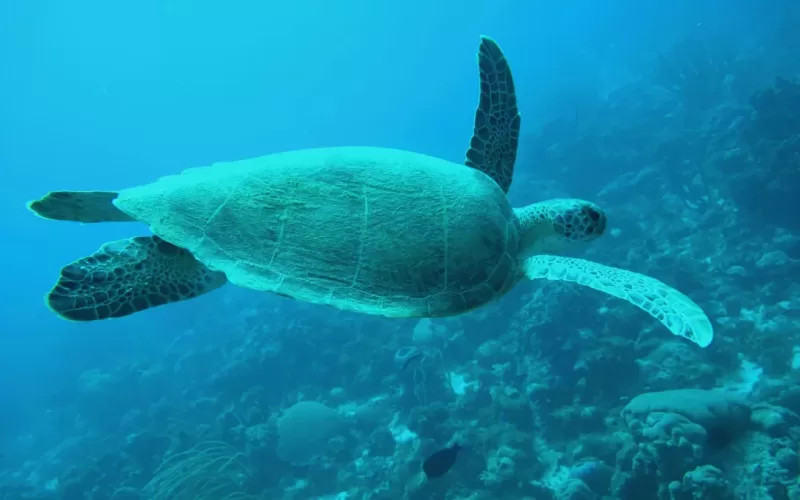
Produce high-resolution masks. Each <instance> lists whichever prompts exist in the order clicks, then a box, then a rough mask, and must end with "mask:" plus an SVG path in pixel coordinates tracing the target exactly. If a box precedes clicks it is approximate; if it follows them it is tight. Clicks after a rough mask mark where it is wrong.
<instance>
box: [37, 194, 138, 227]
mask: <svg viewBox="0 0 800 500" xmlns="http://www.w3.org/2000/svg"><path fill="white" fill-rule="evenodd" d="M118 195H119V193H117V192H115V191H53V192H50V193H47V194H46V195H44V196H43V197H41V198H40V199H38V200H34V201H31V202H29V203H28V210H30V211H31V212H33V213H35V214H36V215H38V216H40V217H44V218H45V219H53V220H65V221H74V222H86V223H90V222H135V220H136V219H134V218H133V217H131V216H129V215H128V214H126V213H125V212H123V211H122V210H120V209H119V208H117V207H116V205H114V200H115V199H116V198H117V196H118Z"/></svg>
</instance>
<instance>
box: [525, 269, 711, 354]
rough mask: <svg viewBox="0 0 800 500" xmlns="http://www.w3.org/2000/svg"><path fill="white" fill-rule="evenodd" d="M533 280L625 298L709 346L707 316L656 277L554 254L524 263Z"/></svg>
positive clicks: (681, 334)
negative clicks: (584, 288)
mask: <svg viewBox="0 0 800 500" xmlns="http://www.w3.org/2000/svg"><path fill="white" fill-rule="evenodd" d="M522 267H523V272H524V273H525V275H526V276H527V277H528V278H529V279H532V280H536V279H546V280H551V281H568V282H571V283H577V284H579V285H584V286H588V287H589V288H594V289H595V290H599V291H601V292H605V293H607V294H609V295H613V296H614V297H617V298H620V299H622V300H626V301H628V302H630V303H631V304H633V305H635V306H636V307H638V308H639V309H641V310H643V311H644V312H646V313H648V314H650V315H651V316H653V317H654V318H656V319H657V320H659V321H660V322H661V323H662V324H663V325H664V326H666V327H667V328H668V329H669V331H670V332H672V333H673V335H677V336H679V337H684V338H686V339H688V340H690V341H692V342H694V343H695V344H697V345H699V346H700V347H706V346H708V345H709V344H710V343H711V341H712V339H713V338H714V329H713V326H712V325H711V321H709V319H708V316H706V313H705V312H703V310H702V309H701V308H700V306H698V305H697V304H695V303H694V301H692V299H690V298H689V297H687V296H686V295H684V294H682V293H681V292H679V291H677V290H675V289H674V288H672V287H670V286H668V285H665V284H664V283H662V282H660V281H658V280H657V279H655V278H651V277H649V276H644V275H642V274H639V273H634V272H631V271H626V270H624V269H617V268H614V267H608V266H604V265H602V264H598V263H596V262H591V261H588V260H584V259H574V258H570V257H559V256H554V255H536V256H533V257H530V258H528V259H527V260H525V262H523V265H522Z"/></svg>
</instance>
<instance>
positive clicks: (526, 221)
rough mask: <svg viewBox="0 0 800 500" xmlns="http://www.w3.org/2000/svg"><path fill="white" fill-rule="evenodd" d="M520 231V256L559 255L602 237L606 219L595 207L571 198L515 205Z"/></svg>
mask: <svg viewBox="0 0 800 500" xmlns="http://www.w3.org/2000/svg"><path fill="white" fill-rule="evenodd" d="M514 213H515V214H516V215H517V218H518V219H519V223H520V228H521V232H522V241H521V253H522V255H521V258H526V257H528V256H530V255H535V254H562V253H564V252H568V251H569V250H571V249H574V248H581V246H582V245H585V244H587V243H589V242H590V241H593V240H595V239H597V238H598V237H600V236H602V235H603V233H605V231H606V226H607V223H608V218H607V217H606V214H605V212H604V211H603V209H601V208H600V207H599V206H597V205H595V204H594V203H592V202H590V201H585V200H578V199H573V198H563V199H555V200H547V201H542V202H539V203H534V204H533V205H528V206H527V207H523V208H515V209H514Z"/></svg>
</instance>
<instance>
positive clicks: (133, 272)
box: [47, 236, 227, 321]
mask: <svg viewBox="0 0 800 500" xmlns="http://www.w3.org/2000/svg"><path fill="white" fill-rule="evenodd" d="M226 281H227V280H226V278H225V275H224V274H223V273H219V272H215V271H211V270H209V269H208V268H207V267H206V266H204V265H203V264H201V263H200V262H198V261H197V260H196V259H195V258H194V256H192V254H191V253H189V252H187V251H186V250H184V249H182V248H178V247H176V246H175V245H172V244H170V243H167V242H166V241H164V240H162V239H161V238H159V237H157V236H137V237H135V238H129V239H125V240H119V241H112V242H111V243H106V244H105V245H103V246H102V247H100V250H98V251H97V252H95V253H93V254H92V255H90V256H88V257H84V258H82V259H78V260H76V261H75V262H73V263H72V264H69V265H67V266H65V267H64V268H63V269H61V277H60V278H59V279H58V282H57V283H56V284H55V286H54V287H53V289H52V290H50V293H49V294H48V295H47V305H48V306H49V307H50V309H52V310H53V312H55V313H56V314H58V315H59V316H61V317H62V318H65V319H70V320H74V321H96V320H100V319H107V318H119V317H122V316H127V315H129V314H133V313H135V312H139V311H143V310H145V309H149V308H151V307H155V306H160V305H162V304H169V303H170V302H178V301H181V300H186V299H191V298H193V297H197V296H198V295H202V294H204V293H206V292H210V291H211V290H214V289H216V288H219V287H220V286H222V285H224V284H225V282H226Z"/></svg>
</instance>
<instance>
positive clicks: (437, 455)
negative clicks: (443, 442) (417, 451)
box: [422, 443, 462, 479]
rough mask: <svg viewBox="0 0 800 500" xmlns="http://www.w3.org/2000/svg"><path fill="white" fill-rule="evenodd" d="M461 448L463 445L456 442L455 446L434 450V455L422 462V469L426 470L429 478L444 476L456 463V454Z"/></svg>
mask: <svg viewBox="0 0 800 500" xmlns="http://www.w3.org/2000/svg"><path fill="white" fill-rule="evenodd" d="M461 449H462V446H461V445H460V444H458V443H456V444H454V445H453V446H450V447H448V448H443V449H441V450H439V451H437V452H434V453H433V455H431V456H429V457H428V458H426V459H425V461H424V462H422V470H423V471H424V472H425V475H426V476H427V477H428V479H433V478H435V477H442V476H444V475H445V474H447V471H449V470H450V467H452V466H453V464H454V463H456V456H457V455H458V451H459V450H461Z"/></svg>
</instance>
